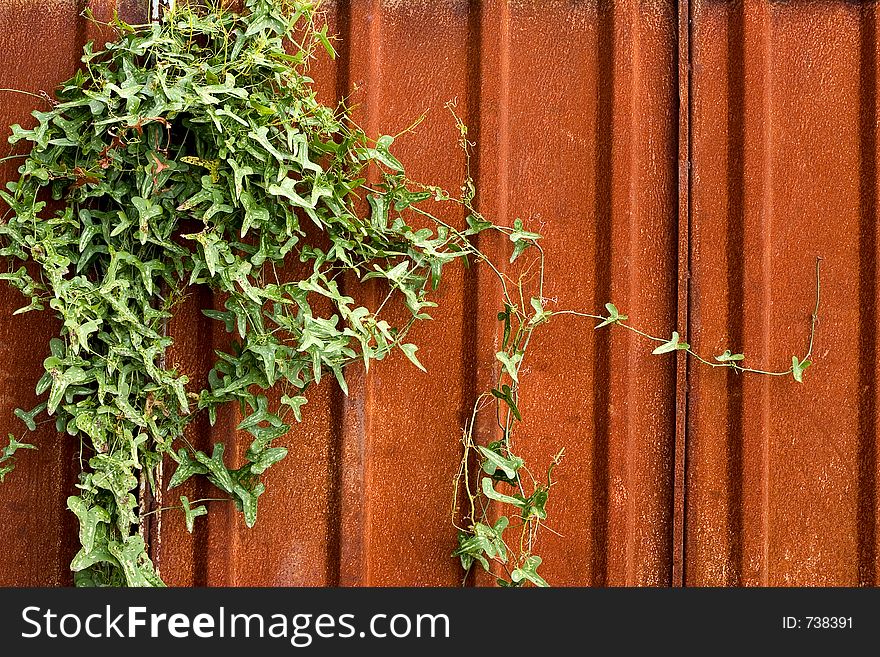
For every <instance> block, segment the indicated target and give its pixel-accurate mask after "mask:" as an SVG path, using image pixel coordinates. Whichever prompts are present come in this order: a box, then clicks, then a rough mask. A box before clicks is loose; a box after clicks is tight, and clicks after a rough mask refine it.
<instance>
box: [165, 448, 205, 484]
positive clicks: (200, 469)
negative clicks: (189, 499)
mask: <svg viewBox="0 0 880 657" xmlns="http://www.w3.org/2000/svg"><path fill="white" fill-rule="evenodd" d="M177 462H178V466H177V469H176V470H175V471H174V474H173V475H172V476H171V480H170V481H169V482H168V489H169V490H170V489H172V488H176V487H177V486H180V485H181V484H182V483H183V482H185V481H186V480H187V479H189V478H190V477H192V476H193V475H197V474H207V473H208V468H206V467H205V466H204V465H202V464H201V463H199V462H198V461H195V460H193V459H191V458H190V457H189V454H187V452H186V450H185V449H183V448H181V449H180V450H179V451H178V452H177Z"/></svg>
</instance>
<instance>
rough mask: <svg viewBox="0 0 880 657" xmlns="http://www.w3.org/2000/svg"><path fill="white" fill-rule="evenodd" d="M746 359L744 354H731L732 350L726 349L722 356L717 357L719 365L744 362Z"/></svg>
mask: <svg viewBox="0 0 880 657" xmlns="http://www.w3.org/2000/svg"><path fill="white" fill-rule="evenodd" d="M744 358H745V355H744V354H734V353H731V351H730V349H725V350H724V353H723V354H721V355H720V356H715V360H717V361H718V362H719V363H730V362H734V361H738V360H743V359H744Z"/></svg>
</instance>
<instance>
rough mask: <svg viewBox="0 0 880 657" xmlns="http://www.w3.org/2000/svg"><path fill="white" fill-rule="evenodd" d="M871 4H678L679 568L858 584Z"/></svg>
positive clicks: (864, 456)
mask: <svg viewBox="0 0 880 657" xmlns="http://www.w3.org/2000/svg"><path fill="white" fill-rule="evenodd" d="M876 11H877V8H876V5H875V4H874V3H851V2H832V1H824V2H798V3H775V2H765V1H756V0H746V1H745V2H736V3H727V2H706V1H705V0H698V1H696V2H694V17H693V26H694V27H693V32H692V34H691V42H692V48H693V78H692V85H693V86H692V96H691V99H692V103H693V105H692V114H691V116H692V130H693V133H692V157H693V168H692V171H691V185H692V197H691V198H692V209H691V217H690V221H691V250H690V257H691V306H690V319H691V327H690V335H691V342H692V343H693V344H694V345H695V346H696V347H698V348H700V349H701V350H704V351H706V352H707V353H710V354H711V353H720V352H721V351H723V350H724V348H726V347H727V346H730V347H731V348H733V349H735V350H737V351H740V350H744V352H745V353H746V354H747V356H749V357H751V359H752V363H753V366H755V367H763V368H768V369H785V368H786V367H788V366H789V365H790V363H791V356H792V354H795V353H796V354H798V355H799V356H802V355H803V351H804V350H805V348H806V343H807V338H808V328H809V318H810V312H811V310H812V304H813V294H814V290H813V285H814V281H813V269H814V266H815V259H816V257H817V256H821V257H822V258H823V263H822V265H823V272H822V274H823V276H822V296H823V307H822V310H821V317H820V321H819V326H818V333H817V335H816V343H815V346H814V356H815V360H816V365H815V366H814V368H813V369H811V370H810V371H809V372H808V376H807V378H806V380H805V383H804V385H802V386H796V385H792V384H791V381H790V379H788V378H779V379H777V378H762V377H754V376H744V377H743V376H737V375H735V374H733V373H728V376H726V377H725V376H719V375H718V373H717V372H715V371H707V370H705V369H703V368H700V367H695V366H692V367H691V374H690V385H691V394H690V404H689V407H688V412H689V424H688V488H687V500H688V507H687V537H686V538H687V540H686V545H685V554H686V559H685V581H686V583H687V584H692V585H857V584H875V583H876V502H875V500H876V492H877V491H876V467H877V455H876V428H877V426H876V423H877V420H876V412H877V405H876V398H877V374H878V372H877V369H876V368H877V364H876V363H877V342H876V326H877V314H876V308H877V288H876V275H877V269H876V263H877V260H876V256H877V252H876V246H877V239H876V233H877V200H876V199H877V175H876V162H877V148H876V146H877V137H876V130H877V61H878V60H877V44H878V42H877V32H876Z"/></svg>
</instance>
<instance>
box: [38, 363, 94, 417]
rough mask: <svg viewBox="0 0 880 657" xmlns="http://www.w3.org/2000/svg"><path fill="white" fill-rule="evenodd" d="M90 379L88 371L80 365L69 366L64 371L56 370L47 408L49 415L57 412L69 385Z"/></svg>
mask: <svg viewBox="0 0 880 657" xmlns="http://www.w3.org/2000/svg"><path fill="white" fill-rule="evenodd" d="M87 379H88V375H87V374H86V372H85V371H84V370H83V369H82V368H80V367H69V368H67V369H66V370H64V372H60V373H59V372H58V371H57V370H55V371H54V372H53V374H52V389H51V390H50V392H49V402H48V407H47V410H48V412H49V415H52V414H54V413H55V411H56V409H57V408H58V404H60V403H61V400H62V399H63V398H64V393H65V391H66V390H67V387H68V386H71V385H75V384H78V383H83V382H85V381H86V380H87Z"/></svg>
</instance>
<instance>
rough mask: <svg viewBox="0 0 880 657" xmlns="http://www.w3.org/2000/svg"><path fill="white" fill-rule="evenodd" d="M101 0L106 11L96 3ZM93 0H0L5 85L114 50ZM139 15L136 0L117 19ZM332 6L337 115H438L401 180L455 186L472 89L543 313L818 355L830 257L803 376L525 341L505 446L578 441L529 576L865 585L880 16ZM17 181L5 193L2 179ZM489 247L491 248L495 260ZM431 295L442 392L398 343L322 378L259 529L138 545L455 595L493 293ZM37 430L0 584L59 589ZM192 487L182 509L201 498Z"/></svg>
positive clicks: (471, 1)
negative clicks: (450, 109)
mask: <svg viewBox="0 0 880 657" xmlns="http://www.w3.org/2000/svg"><path fill="white" fill-rule="evenodd" d="M113 4H114V3H113V0H101V2H95V1H94V0H93V2H92V5H93V7H95V8H96V10H97V11H96V13H101V12H103V14H104V15H109V12H111V11H112V8H113ZM142 4H144V5H146V4H147V3H142ZM82 5H83V3H82V2H77V1H75V0H12V1H9V0H6V1H5V2H4V3H3V5H2V6H0V35H2V36H0V87H4V88H17V89H22V90H27V91H38V90H41V89H45V90H49V89H51V88H52V86H53V85H54V84H55V83H56V82H58V81H60V80H62V79H64V78H65V77H66V76H68V75H69V74H70V73H71V72H72V71H73V70H74V67H75V65H76V62H77V58H78V52H79V50H80V48H81V45H82V43H83V42H84V40H86V39H87V38H95V36H98V35H95V34H89V29H90V28H87V27H86V24H85V23H84V22H83V20H82V19H79V18H77V15H78V12H79V11H80V10H81V9H82ZM135 5H137V2H134V0H131V1H127V2H126V3H125V6H123V5H122V3H121V2H120V10H121V12H122V13H123V14H124V15H126V16H127V17H128V18H133V17H134V14H133V12H135V11H136V10H135V9H134V7H135ZM327 7H328V17H329V19H330V23H331V27H332V30H333V31H334V32H336V33H337V34H339V36H340V37H341V41H340V42H339V44H338V46H339V48H338V49H339V51H340V57H339V59H338V60H337V61H336V62H329V61H325V62H322V63H321V64H320V65H319V66H318V67H317V69H316V70H315V71H314V77H315V79H316V81H317V83H318V85H319V88H320V89H321V93H322V94H323V97H324V99H325V100H326V101H328V102H332V101H333V100H334V99H336V98H340V97H348V96H350V97H351V99H352V101H353V102H355V103H356V104H357V110H356V115H357V119H358V121H359V122H360V123H361V124H362V125H363V126H364V127H365V128H366V129H367V131H368V133H370V134H380V133H391V134H394V133H396V132H398V131H400V130H401V129H403V128H405V127H406V126H408V125H409V124H410V123H411V122H412V120H413V119H414V118H415V117H417V116H418V115H419V114H421V113H422V112H423V111H425V110H428V118H427V119H426V121H425V122H424V123H422V124H421V126H419V128H418V130H417V133H416V134H415V135H408V136H405V137H401V139H400V140H399V148H398V152H399V155H400V157H401V159H403V160H404V161H405V163H406V164H407V165H408V168H409V169H410V170H411V172H412V174H413V175H414V176H415V177H417V178H421V179H425V180H428V181H432V182H436V183H438V184H442V185H446V186H453V187H455V186H457V185H458V184H459V182H460V180H461V178H462V176H463V173H464V166H465V162H464V159H463V157H462V155H461V152H460V151H459V150H458V148H457V146H456V144H455V140H456V135H455V131H454V126H453V124H452V121H451V119H450V117H449V116H448V114H447V113H446V111H445V110H444V109H443V107H444V104H445V103H446V102H447V101H449V100H451V99H455V100H456V102H457V108H458V112H459V113H460V114H461V115H462V116H463V118H464V120H465V122H466V123H468V125H469V126H470V127H471V132H470V135H469V136H470V138H472V139H473V140H474V141H475V142H476V143H477V150H476V152H475V154H474V159H473V161H472V167H473V171H474V172H475V174H476V177H477V183H478V187H479V188H480V190H481V191H480V196H479V198H478V202H479V205H480V208H481V210H482V211H483V212H484V213H485V214H487V215H488V216H491V217H492V218H493V219H494V220H496V221H499V222H507V223H510V222H512V221H513V220H514V219H515V218H517V217H521V218H523V219H524V220H526V221H527V222H529V223H531V224H532V225H536V226H539V227H540V228H539V230H540V232H541V233H543V234H544V235H545V244H544V246H545V249H546V251H547V281H548V289H547V295H548V296H549V297H551V298H554V299H556V302H557V303H556V307H557V308H571V309H580V310H586V311H592V310H596V309H601V308H602V306H603V304H604V303H605V302H606V301H609V300H612V299H613V300H614V302H615V303H616V304H617V305H618V306H619V307H620V308H621V309H622V310H623V311H624V312H626V313H627V314H628V315H630V317H631V318H633V320H634V321H635V322H636V323H637V325H639V326H640V327H642V328H644V329H646V330H649V331H650V332H652V333H655V334H668V333H669V332H671V331H672V329H673V328H675V327H676V326H677V327H678V329H679V330H680V331H681V332H682V333H686V334H687V336H688V338H689V340H690V342H691V343H692V344H693V345H694V346H695V347H696V348H698V349H699V350H700V351H701V352H707V353H716V350H718V353H720V351H723V349H724V348H726V347H728V346H729V347H731V348H733V349H735V350H745V352H746V353H747V354H748V355H749V356H750V358H751V359H753V364H754V365H756V366H766V367H777V366H778V367H781V368H782V369H784V368H786V367H787V366H788V364H789V363H790V357H791V355H792V354H793V353H800V352H802V350H803V347H804V345H805V344H806V340H807V337H808V328H809V315H810V312H811V310H812V301H813V294H814V289H813V284H814V281H813V267H814V259H815V257H816V256H821V257H822V258H823V267H824V269H823V281H822V284H823V308H822V313H821V321H820V324H819V329H818V334H817V337H816V345H815V350H814V353H815V356H816V361H817V363H816V365H815V366H814V368H813V369H811V370H809V371H808V372H807V377H806V383H805V384H804V385H803V386H797V385H795V384H794V383H792V382H790V381H788V380H783V379H776V378H760V377H754V376H738V375H735V374H733V373H729V372H724V371H721V372H719V371H716V370H709V369H705V368H702V367H699V366H696V365H694V363H693V362H691V363H688V362H686V361H685V359H684V358H682V357H679V358H678V360H677V361H676V357H674V356H664V357H651V356H650V355H649V351H650V347H649V346H648V345H646V344H645V343H644V342H642V341H641V340H639V339H638V338H634V337H631V336H630V334H627V333H624V332H618V331H611V332H598V333H596V332H594V331H593V330H592V328H591V324H589V323H588V322H585V321H584V320H578V319H574V318H556V319H554V320H553V321H552V322H551V323H550V324H549V325H548V326H547V327H545V328H544V329H543V331H542V332H540V333H538V334H536V340H535V342H534V343H533V345H532V349H531V353H530V361H529V363H528V366H527V367H526V368H525V371H524V378H523V392H522V395H523V403H522V405H521V408H522V410H523V414H524V416H525V418H526V422H525V424H524V428H523V433H522V434H521V436H520V437H519V438H518V445H519V446H520V447H521V449H522V451H524V452H525V453H524V454H523V456H524V457H526V459H527V461H529V462H530V463H531V464H534V469H535V470H536V471H541V470H542V469H543V468H546V466H547V465H548V464H549V462H550V459H551V458H552V456H553V455H554V454H555V453H556V452H557V451H558V450H559V448H560V447H563V446H564V447H565V449H566V458H565V460H564V462H563V465H562V466H561V467H560V468H559V469H558V470H557V472H558V483H557V484H556V485H555V486H554V489H553V495H552V497H551V503H550V507H549V511H550V525H549V527H550V529H552V530H553V531H552V532H551V531H544V533H543V535H542V537H541V539H540V545H539V551H540V553H541V554H542V555H543V556H544V557H545V566H544V567H543V568H542V572H543V574H544V575H545V577H546V578H547V579H548V580H549V581H551V583H553V584H557V585H594V586H601V585H622V584H628V585H660V586H669V585H681V584H685V585H751V584H771V585H777V584H807V585H810V584H816V585H824V584H874V583H875V579H876V562H877V540H878V537H877V532H876V516H877V514H876V496H877V489H876V486H877V481H876V464H877V454H876V449H877V446H876V440H875V435H876V428H877V426H876V424H877V419H876V416H877V413H876V411H877V394H878V392H877V385H876V381H877V376H878V375H880V372H878V371H877V365H876V361H877V355H878V353H877V351H878V349H877V339H876V329H875V327H876V324H877V314H876V307H877V295H878V290H877V286H876V273H877V272H876V267H877V263H876V254H877V236H876V233H877V228H876V221H877V219H876V210H877V175H876V161H877V117H878V110H877V66H878V53H877V47H878V46H877V44H878V41H877V38H876V30H877V25H876V20H877V18H876V11H877V8H876V5H875V4H874V3H872V2H871V3H869V2H865V3H858V2H846V1H844V0H815V1H804V2H771V1H770V0H741V1H722V0H690V2H688V1H687V0H679V2H674V0H615V1H612V0H593V1H580V2H577V1H574V0H483V1H480V0H442V1H438V2H430V3H429V2H421V1H418V0H337V1H336V2H328V4H327ZM143 9H145V7H143ZM39 44H51V47H39ZM34 101H35V99H33V98H31V97H27V96H20V95H15V94H10V93H8V92H0V130H5V128H4V126H7V125H9V124H10V123H14V122H25V121H27V119H28V112H29V110H30V109H31V108H32V106H33V103H34ZM4 134H5V133H4ZM396 145H397V143H396ZM4 154H5V153H4ZM3 166H4V167H5V168H4V169H3V172H2V174H3V175H4V176H11V175H12V173H13V172H14V168H15V165H14V163H12V164H10V163H6V164H4V165H3ZM458 219H459V220H460V219H461V218H458ZM481 246H482V247H483V248H484V249H486V250H487V251H489V252H490V253H495V254H496V255H498V256H499V258H500V256H501V253H502V249H503V248H504V245H502V244H500V243H497V242H491V241H488V240H486V241H484V242H483V243H482V244H481ZM502 260H503V258H502ZM290 273H292V274H293V273H295V267H292V268H291V270H290ZM445 283H446V286H445V291H444V292H443V293H442V295H441V298H440V299H438V301H439V303H440V308H439V309H438V312H437V313H436V319H435V321H434V322H433V323H432V324H431V326H424V327H420V328H418V329H417V332H416V333H415V334H414V335H413V338H414V341H416V342H418V343H420V344H422V348H421V351H420V352H419V355H420V357H421V358H422V360H423V362H424V364H425V365H426V367H427V368H428V371H429V374H428V375H426V374H423V373H421V372H419V371H417V370H415V369H414V368H412V366H411V365H410V364H409V363H408V362H407V361H406V360H405V359H403V358H393V359H391V360H389V361H386V362H383V363H380V364H378V365H377V366H376V367H375V368H371V371H370V373H369V375H364V373H363V372H362V371H359V372H354V373H353V376H352V378H351V380H350V381H349V386H350V389H351V393H350V395H349V396H348V397H345V396H344V395H342V394H341V392H339V391H338V390H337V389H336V388H335V387H334V385H332V384H331V383H330V382H325V383H324V384H322V385H321V386H320V387H319V388H317V389H315V390H313V391H312V394H311V397H310V401H309V404H308V405H307V406H306V407H305V409H304V411H305V412H304V422H303V423H302V424H301V425H297V426H296V427H294V428H293V430H292V431H291V433H290V435H289V436H288V437H287V441H286V444H287V446H288V447H289V448H290V455H289V456H288V458H287V459H286V460H285V461H283V462H282V463H281V464H279V465H278V466H276V467H275V468H274V469H272V470H270V471H269V473H268V474H267V488H268V490H267V493H266V494H265V495H264V496H263V497H262V498H261V502H260V504H261V507H260V519H259V521H258V523H257V526H256V527H255V528H253V529H251V530H248V529H246V528H245V526H244V523H243V521H242V519H241V517H240V515H239V514H237V513H235V512H234V510H232V509H228V511H224V509H223V508H218V509H215V510H214V512H213V513H211V514H210V515H209V516H208V518H207V520H206V521H205V522H202V523H201V524H199V523H197V527H196V531H195V533H194V534H193V535H189V534H187V533H186V531H185V528H184V527H183V519H182V517H181V515H180V514H174V513H166V514H161V515H160V516H159V519H158V521H154V522H152V524H151V527H150V539H151V540H150V544H151V550H152V554H153V556H154V559H155V561H156V563H157V564H158V566H159V568H160V571H161V573H162V575H163V577H164V578H165V579H166V580H167V581H168V582H169V583H170V584H174V585H184V586H190V585H319V586H324V585H329V586H335V585H343V586H349V585H425V586H433V585H444V586H454V585H457V584H459V583H460V581H461V574H460V572H459V569H458V566H457V564H456V563H455V562H454V561H453V560H452V559H450V558H449V557H448V555H449V553H450V552H451V550H452V549H453V547H454V545H455V537H454V533H453V531H452V530H451V527H450V525H449V506H450V497H451V487H452V478H453V475H454V473H455V471H456V469H457V465H458V459H459V455H460V444H459V435H460V428H461V426H462V425H463V423H464V420H465V417H466V415H468V414H469V411H470V406H471V403H472V400H473V399H474V397H475V395H476V394H478V393H479V392H480V391H482V390H483V389H485V388H486V387H487V386H488V385H489V381H490V380H491V375H492V372H493V368H494V367H495V364H494V359H493V354H494V353H495V351H497V350H498V349H497V341H498V339H499V336H498V334H497V332H496V328H497V327H496V324H497V322H496V320H495V315H496V313H497V311H498V307H499V305H500V295H499V291H498V289H497V288H496V287H495V284H494V282H493V280H492V277H491V276H488V275H487V274H486V273H485V272H480V270H479V268H476V269H472V270H468V271H464V270H461V271H458V272H457V273H456V274H455V275H454V276H452V277H450V278H449V279H447V280H446V281H445ZM348 286H349V291H350V289H351V288H352V287H353V281H349V282H348ZM366 293H367V294H370V292H369V290H367V292H366ZM16 294H17V292H15V291H11V290H9V289H8V288H6V287H5V286H2V287H0V336H2V342H0V377H2V380H0V427H5V426H6V423H9V426H12V423H14V422H17V420H16V419H14V418H13V417H12V409H14V408H15V407H16V406H21V407H26V408H29V407H30V406H32V405H33V404H34V403H35V402H34V399H33V392H32V391H33V385H32V384H33V382H35V381H36V379H37V377H38V376H39V374H40V370H41V362H42V358H43V354H44V351H46V349H47V342H48V339H49V337H50V336H51V335H52V334H53V331H54V330H55V328H56V327H55V325H54V324H52V322H50V321H46V320H44V321H39V322H37V321H35V320H34V319H33V318H32V317H29V316H28V315H26V316H24V317H23V318H21V317H20V318H10V317H9V315H10V313H11V311H12V310H13V309H14V308H16V307H17V305H16V304H17V302H18V299H16V298H15V295H16ZM214 303H215V300H214V299H213V298H212V296H211V294H210V292H207V291H204V290H202V291H195V292H194V293H193V294H192V295H191V296H190V298H189V299H188V300H187V302H186V303H185V304H184V306H183V308H182V309H181V311H180V312H179V314H178V316H177V317H176V318H175V319H174V321H173V322H172V325H171V327H170V331H171V333H172V335H173V336H174V338H175V345H174V347H173V349H172V352H171V354H170V358H171V360H172V362H176V363H177V365H178V366H179V367H180V368H181V369H182V370H183V371H184V372H186V373H187V374H188V375H189V376H190V377H191V379H193V380H194V381H203V380H204V379H205V377H206V375H207V370H208V368H209V367H210V364H211V358H212V350H213V348H214V347H215V346H219V345H222V344H223V341H224V340H225V339H226V336H225V333H224V332H223V331H222V330H221V331H218V330H217V328H216V326H214V324H216V323H215V322H211V321H210V320H207V319H206V318H204V317H203V316H202V314H201V313H200V309H201V308H205V307H211V306H212V305H213V304H214ZM2 418H7V419H6V420H3V419H2ZM236 424H237V420H236V417H235V411H234V410H230V411H228V412H227V414H226V415H225V416H221V417H220V420H219V421H218V423H217V425H216V426H215V427H213V428H211V427H209V426H208V425H207V422H206V421H199V422H197V423H195V424H194V425H193V426H192V427H191V430H190V435H189V436H188V437H189V439H190V440H191V441H192V442H193V443H194V444H196V445H198V446H200V447H202V448H205V447H207V446H209V445H210V443H211V442H215V441H218V440H223V441H224V442H225V443H226V445H227V452H228V453H230V454H236V453H240V452H241V451H243V450H244V448H245V446H246V442H247V441H246V438H245V437H244V436H238V435H236V432H235V429H234V427H235V426H236ZM490 430H491V429H490V428H489V427H480V431H484V432H485V431H490ZM59 440H60V441H61V442H62V444H64V447H63V448H62V449H59V448H58V444H59ZM38 442H39V444H40V446H41V449H40V450H39V451H38V452H31V453H28V454H26V455H25V456H24V457H23V458H22V459H20V462H19V466H18V468H17V470H16V472H15V473H13V475H12V476H11V477H10V479H9V480H8V481H7V483H5V484H4V485H3V487H2V489H0V491H2V495H0V584H6V585H11V584H15V585H23V584H31V585H41V584H45V585H57V584H66V583H69V582H70V575H69V573H68V572H67V564H68V562H69V560H70V558H71V557H72V552H73V550H74V548H75V542H76V537H75V526H74V522H73V519H72V518H71V517H70V515H69V514H68V513H67V512H66V511H64V510H63V501H64V499H65V498H66V496H67V495H68V494H69V492H70V491H71V489H72V486H73V479H74V476H75V472H76V468H77V463H76V458H77V456H76V446H75V445H72V444H69V443H70V441H66V442H65V441H64V440H63V439H59V437H58V436H57V435H56V434H54V432H52V431H50V430H48V429H47V430H45V431H42V432H41V433H40V435H39V440H38ZM198 485H199V486H202V485H201V484H198ZM187 486H189V488H187ZM194 486H197V484H193V483H189V484H187V485H186V486H185V487H184V488H185V490H181V491H177V490H175V491H173V492H174V495H173V496H169V499H166V500H164V503H168V504H172V503H174V500H176V499H177V496H178V495H179V494H181V493H183V494H187V495H189V496H190V497H192V496H193V495H196V496H197V497H204V496H210V488H209V487H208V486H203V487H202V488H198V489H193V487H194ZM158 502H159V504H162V503H163V500H161V499H160V500H159V501H158ZM203 520H204V519H203ZM471 583H473V584H477V585H482V584H486V583H489V582H488V581H487V580H486V579H484V578H477V579H476V581H474V582H471Z"/></svg>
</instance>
